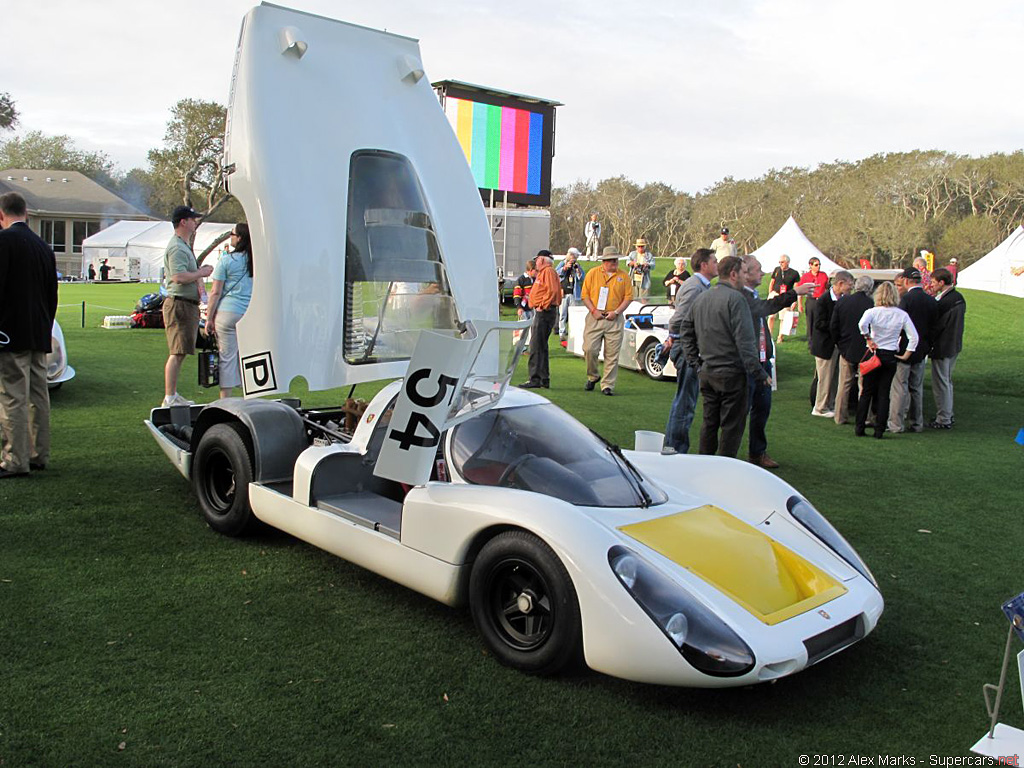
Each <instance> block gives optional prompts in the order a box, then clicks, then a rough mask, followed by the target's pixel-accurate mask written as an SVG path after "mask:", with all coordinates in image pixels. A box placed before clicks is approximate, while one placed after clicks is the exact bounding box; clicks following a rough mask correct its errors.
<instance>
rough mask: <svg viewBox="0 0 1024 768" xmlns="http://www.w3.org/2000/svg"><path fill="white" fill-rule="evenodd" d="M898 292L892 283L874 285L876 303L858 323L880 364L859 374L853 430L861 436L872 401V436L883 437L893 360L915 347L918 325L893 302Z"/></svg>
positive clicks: (900, 357) (893, 366) (894, 370)
mask: <svg viewBox="0 0 1024 768" xmlns="http://www.w3.org/2000/svg"><path fill="white" fill-rule="evenodd" d="M898 301H899V294H898V293H897V292H896V286H895V285H893V284H892V283H882V284H881V285H880V286H878V287H877V288H876V289H875V306H873V307H871V308H870V309H868V310H867V311H866V312H864V314H863V315H862V316H861V318H860V322H859V323H858V324H857V325H858V328H860V332H861V333H862V334H864V338H865V339H866V340H867V347H868V349H869V350H871V351H873V352H874V353H875V354H876V355H877V356H878V359H879V361H881V363H882V364H881V365H880V366H878V367H877V368H875V370H873V371H871V373H869V374H867V375H866V376H862V381H861V384H862V387H863V392H862V394H861V398H860V400H858V401H857V425H856V428H855V429H854V432H855V433H856V434H857V435H858V436H859V437H862V436H863V435H864V428H865V426H866V423H867V418H868V411H870V410H871V405H872V403H874V406H875V408H874V410H875V437H876V438H878V439H879V440H881V439H882V434H883V433H884V432H885V423H886V418H887V415H888V413H889V387H890V386H891V385H892V378H893V376H895V375H896V361H897V360H904V361H905V360H907V359H909V358H910V354H911V353H912V352H913V351H914V350H915V349H917V342H918V336H917V329H916V328H914V323H913V321H912V320H911V319H910V315H908V314H907V313H906V312H904V311H903V310H902V309H900V308H899V307H897V306H896V304H897V302H898ZM901 333H905V334H906V335H907V348H906V350H905V351H904V352H903V353H902V354H900V353H899V349H900V334H901Z"/></svg>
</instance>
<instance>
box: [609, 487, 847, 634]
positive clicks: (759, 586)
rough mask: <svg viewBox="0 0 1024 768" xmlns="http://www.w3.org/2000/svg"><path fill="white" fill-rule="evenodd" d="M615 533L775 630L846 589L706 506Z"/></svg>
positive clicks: (759, 534) (722, 512)
mask: <svg viewBox="0 0 1024 768" xmlns="http://www.w3.org/2000/svg"><path fill="white" fill-rule="evenodd" d="M619 530H620V531H622V532H623V533H624V534H626V535H627V536H630V537H631V538H633V539H636V540H637V541H639V542H640V543H642V544H645V545H647V546H648V547H650V548H651V549H653V550H655V551H656V552H658V553H660V554H662V555H664V556H665V557H667V558H668V559H670V560H671V561H672V562H674V563H677V564H678V565H681V566H682V567H683V568H686V569H687V570H688V571H690V572H691V573H693V574H694V575H696V576H699V577H700V578H701V579H703V580H704V581H706V582H707V583H708V584H711V585H712V586H713V587H715V588H716V589H718V590H720V591H722V592H724V593H725V594H726V595H728V596H729V597H731V598H732V599H733V600H735V601H736V602H737V603H739V604H740V605H741V606H743V607H744V608H745V609H746V610H748V611H750V613H752V614H753V615H754V616H756V617H757V618H758V619H760V620H761V621H763V622H764V623H765V624H778V623H779V622H781V621H785V620H786V619H790V618H792V617H793V616H799V615H800V614H801V613H805V612H807V611H809V610H811V609H812V608H816V607H818V606H819V605H823V604H825V603H827V602H829V601H830V600H834V599H836V598H837V597H840V596H841V595H844V594H846V587H844V586H843V585H842V584H841V583H840V582H839V581H837V580H836V579H833V578H832V577H831V576H829V575H828V574H827V573H825V572H824V571H823V570H821V569H820V568H818V567H817V566H816V565H814V564H813V563H810V562H808V561H807V560H805V559H804V558H802V557H801V556H800V555H798V554H796V552H793V551H792V550H790V549H787V548H786V547H784V546H783V545H781V544H779V543H778V542H777V541H774V540H772V539H770V538H769V537H768V536H766V535H765V534H764V533H762V532H761V531H760V530H758V529H757V528H754V527H753V526H751V525H748V524H747V523H744V522H743V521H742V520H739V519H737V518H735V517H733V516H732V515H730V514H729V513H728V512H726V511H725V510H723V509H719V508H718V507H715V506H712V505H710V504H706V505H704V506H703V507H697V508H696V509H690V510H687V511H686V512H679V513H678V514H675V515H668V516H666V517H659V518H657V519H655V520H647V521H645V522H642V523H633V524H631V525H624V526H622V527H620V528H619Z"/></svg>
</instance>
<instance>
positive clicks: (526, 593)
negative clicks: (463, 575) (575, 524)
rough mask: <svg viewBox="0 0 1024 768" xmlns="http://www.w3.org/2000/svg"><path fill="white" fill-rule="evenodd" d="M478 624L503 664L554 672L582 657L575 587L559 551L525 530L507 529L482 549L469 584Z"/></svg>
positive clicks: (580, 628)
mask: <svg viewBox="0 0 1024 768" xmlns="http://www.w3.org/2000/svg"><path fill="white" fill-rule="evenodd" d="M469 605H470V611H471V612H472V614H473V622H474V623H475V624H476V627H477V630H478V631H479V632H480V634H481V636H482V637H483V639H484V642H485V643H486V644H487V646H488V648H489V649H490V650H491V652H492V653H493V654H494V656H495V657H496V658H497V659H498V661H500V662H501V663H502V664H505V665H506V666H509V667H514V668H515V669H519V670H522V671H523V672H527V673H529V674H534V675H552V674H555V673H556V672H559V671H560V670H562V669H563V668H564V667H565V666H566V665H567V664H570V663H572V662H574V661H576V660H577V659H578V658H579V657H580V651H581V648H582V636H583V629H582V623H581V621H580V606H579V601H578V599H577V597H576V589H575V587H574V586H573V583H572V579H570V578H569V572H568V571H566V569H565V566H564V565H562V561H561V560H559V559H558V555H556V554H555V553H554V551H553V550H552V549H551V547H549V546H548V545H547V544H545V543H544V542H543V541H541V540H540V539H539V538H537V537H536V536H534V535H533V534H531V533H527V532H526V531H508V532H506V533H502V534H499V535H497V536H495V537H494V538H493V539H491V540H490V541H489V542H487V544H485V545H484V548H483V549H482V550H481V551H480V556H479V557H478V558H477V560H476V563H475V564H474V565H473V571H472V574H471V575H470V582H469Z"/></svg>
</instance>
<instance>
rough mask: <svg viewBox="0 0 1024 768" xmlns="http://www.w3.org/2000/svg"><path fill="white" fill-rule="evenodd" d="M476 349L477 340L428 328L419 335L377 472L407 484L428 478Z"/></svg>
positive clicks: (414, 483)
mask: <svg viewBox="0 0 1024 768" xmlns="http://www.w3.org/2000/svg"><path fill="white" fill-rule="evenodd" d="M473 349H474V345H473V344H471V343H467V342H465V341H461V340H459V339H453V338H451V337H449V336H441V335H440V334H437V333H431V332H429V331H425V332H423V333H421V334H420V339H419V342H418V343H417V344H416V349H415V351H414V352H413V355H412V359H411V360H410V361H409V369H408V370H409V373H408V375H407V376H406V378H405V383H404V385H403V386H402V389H401V390H400V391H399V393H398V398H397V399H396V400H395V411H394V413H393V414H392V416H391V424H390V426H389V427H388V432H387V439H386V440H384V444H383V446H382V447H381V450H380V456H379V457H378V458H377V464H376V466H375V467H374V470H373V473H374V474H375V475H377V476H378V477H384V478H388V479H390V480H396V481H398V482H400V483H407V484H409V485H421V484H423V483H425V482H426V481H427V480H429V479H430V471H431V469H432V468H433V465H434V455H435V454H436V453H437V446H438V444H439V443H440V442H441V434H442V433H443V432H444V430H445V429H446V427H447V426H448V425H447V418H448V413H449V409H450V408H451V405H452V403H453V402H454V400H455V395H456V394H457V390H458V385H459V380H460V378H461V377H462V374H463V368H464V366H468V365H469V360H468V359H467V358H468V355H469V354H470V353H472V351H473Z"/></svg>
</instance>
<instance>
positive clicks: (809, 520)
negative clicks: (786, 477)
mask: <svg viewBox="0 0 1024 768" xmlns="http://www.w3.org/2000/svg"><path fill="white" fill-rule="evenodd" d="M786 507H787V508H788V509H789V513H790V514H791V515H792V516H793V517H795V518H796V519H797V520H799V521H800V524H801V525H803V526H804V528H806V529H807V530H808V531H810V532H811V533H813V534H814V535H815V536H817V537H818V538H819V539H820V540H821V542H822V543H823V544H824V545H825V546H826V547H828V548H829V549H831V550H832V551H833V552H835V553H836V554H837V555H839V556H840V557H841V558H843V560H845V561H846V562H848V563H849V564H850V565H852V566H853V567H854V568H856V569H857V570H858V571H859V572H860V575H861V576H863V577H864V578H865V579H867V580H868V581H870V582H871V583H872V584H874V585H875V588H876V589H877V588H878V582H877V581H875V577H874V575H873V574H872V573H871V569H870V568H868V566H867V564H866V563H865V562H864V561H863V560H861V559H860V555H858V554H857V551H856V550H855V549H854V548H853V547H851V546H850V543H849V542H848V541H847V540H846V539H844V538H843V536H842V534H841V533H839V531H837V530H836V529H835V527H834V526H833V525H832V523H830V522H829V521H828V520H826V519H825V518H824V517H823V516H822V514H821V513H820V512H819V511H818V510H816V509H815V508H814V507H812V506H811V503H810V502H809V501H807V500H806V499H801V498H800V497H799V496H790V498H789V501H787V502H786Z"/></svg>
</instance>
